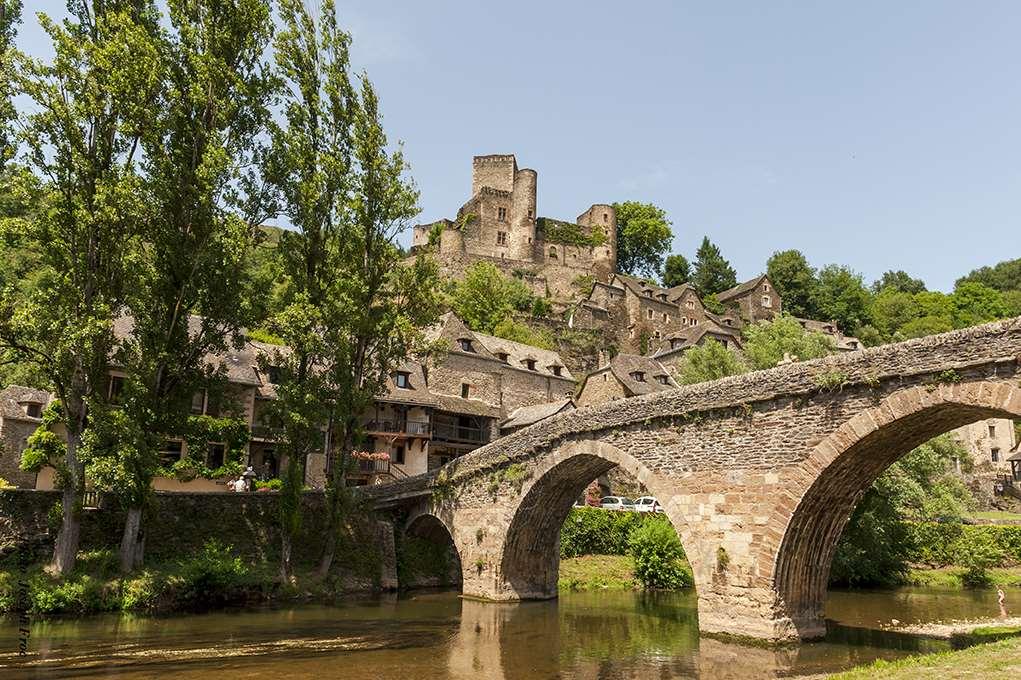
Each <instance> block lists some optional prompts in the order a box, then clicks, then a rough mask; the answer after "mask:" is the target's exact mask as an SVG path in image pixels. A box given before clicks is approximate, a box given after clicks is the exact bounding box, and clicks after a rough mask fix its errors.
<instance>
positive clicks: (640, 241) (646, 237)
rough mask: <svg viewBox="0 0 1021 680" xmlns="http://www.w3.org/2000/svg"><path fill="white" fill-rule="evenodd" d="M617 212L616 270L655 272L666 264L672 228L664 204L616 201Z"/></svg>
mask: <svg viewBox="0 0 1021 680" xmlns="http://www.w3.org/2000/svg"><path fill="white" fill-rule="evenodd" d="M613 209H614V210H615V211H616V213H617V271H620V272H624V273H626V274H632V275H634V276H640V275H642V274H645V275H648V276H654V275H657V274H659V272H660V269H662V267H663V256H664V255H665V254H666V252H667V251H668V250H669V249H670V242H671V241H672V240H673V237H674V236H673V231H671V229H670V220H668V219H667V217H666V212H665V211H664V210H663V209H662V208H657V207H656V206H654V205H653V204H652V203H639V202H638V201H624V202H623V203H614V204H613Z"/></svg>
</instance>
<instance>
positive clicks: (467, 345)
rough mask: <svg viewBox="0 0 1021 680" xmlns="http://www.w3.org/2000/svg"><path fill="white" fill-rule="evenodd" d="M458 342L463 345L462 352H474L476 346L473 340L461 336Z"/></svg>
mask: <svg viewBox="0 0 1021 680" xmlns="http://www.w3.org/2000/svg"><path fill="white" fill-rule="evenodd" d="M457 344H458V345H460V346H461V351H462V352H474V351H475V348H474V347H472V341H471V340H469V339H468V338H461V339H459V340H458V341H457Z"/></svg>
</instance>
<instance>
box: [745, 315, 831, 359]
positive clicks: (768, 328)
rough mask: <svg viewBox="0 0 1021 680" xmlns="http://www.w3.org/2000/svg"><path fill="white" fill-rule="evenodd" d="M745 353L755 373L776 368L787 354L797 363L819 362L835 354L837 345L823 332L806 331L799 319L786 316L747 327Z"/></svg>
mask: <svg viewBox="0 0 1021 680" xmlns="http://www.w3.org/2000/svg"><path fill="white" fill-rule="evenodd" d="M742 333H743V335H744V353H745V356H746V357H747V358H748V363H749V364H750V365H751V367H752V368H753V369H754V370H761V369H764V368H772V367H774V366H776V365H777V364H779V363H780V361H781V360H783V358H784V355H785V354H786V355H788V356H790V358H792V359H796V360H797V361H807V360H808V359H818V358H819V357H824V356H826V355H828V354H832V353H833V343H832V341H831V340H830V339H829V338H827V337H826V336H825V335H823V334H822V333H816V332H815V331H806V330H805V329H804V328H802V326H801V324H800V323H799V322H798V320H797V319H795V318H794V317H792V316H790V315H789V314H786V313H784V314H782V315H780V316H778V317H776V318H775V319H773V320H772V321H760V322H758V323H755V324H751V325H749V326H746V327H745V328H744V331H743V332H742Z"/></svg>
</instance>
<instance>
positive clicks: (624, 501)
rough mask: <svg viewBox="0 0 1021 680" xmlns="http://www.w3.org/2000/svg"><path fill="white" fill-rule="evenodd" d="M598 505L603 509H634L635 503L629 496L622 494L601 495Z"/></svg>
mask: <svg viewBox="0 0 1021 680" xmlns="http://www.w3.org/2000/svg"><path fill="white" fill-rule="evenodd" d="M599 507H601V508H603V509H604V510H630V511H634V509H635V504H634V501H632V500H631V499H630V498H625V497H624V496H603V498H602V500H600V501H599Z"/></svg>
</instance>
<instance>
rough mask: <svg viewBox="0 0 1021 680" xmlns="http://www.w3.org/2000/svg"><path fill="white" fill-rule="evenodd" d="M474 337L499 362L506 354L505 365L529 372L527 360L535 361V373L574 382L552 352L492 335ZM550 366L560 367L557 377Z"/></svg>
mask: <svg viewBox="0 0 1021 680" xmlns="http://www.w3.org/2000/svg"><path fill="white" fill-rule="evenodd" d="M475 337H476V338H478V339H479V342H481V343H482V345H483V346H484V347H485V348H486V349H487V350H489V352H490V353H491V354H492V355H493V356H495V357H497V360H498V361H500V359H499V357H500V356H501V355H503V354H506V355H507V361H506V363H507V364H508V365H510V366H512V367H514V368H519V369H522V370H525V371H530V370H531V369H529V368H528V363H527V362H528V361H529V360H533V361H535V371H534V372H535V373H539V374H540V375H545V376H549V377H551V378H563V379H564V380H574V376H572V375H571V371H570V370H568V368H567V366H565V365H564V360H563V359H561V358H560V354H558V353H557V352H554V351H553V350H549V349H540V348H538V347H532V346H531V345H526V344H524V343H520V342H515V341H513V340H506V339H504V338H497V337H494V336H492V335H484V334H482V333H476V334H475ZM552 366H560V375H559V376H557V375H554V374H553V371H552V370H550V368H551V367H552Z"/></svg>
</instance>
